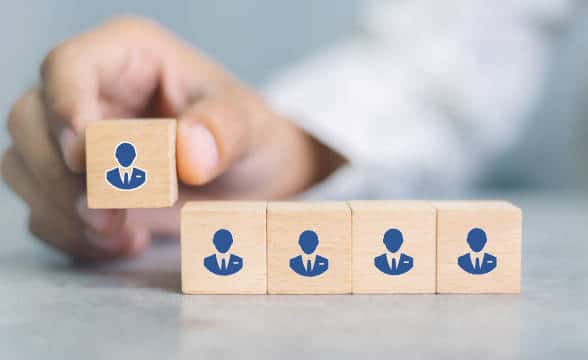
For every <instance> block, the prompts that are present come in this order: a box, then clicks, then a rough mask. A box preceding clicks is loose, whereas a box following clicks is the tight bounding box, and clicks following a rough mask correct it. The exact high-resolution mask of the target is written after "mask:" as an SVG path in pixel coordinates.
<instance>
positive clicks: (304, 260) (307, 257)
mask: <svg viewBox="0 0 588 360" xmlns="http://www.w3.org/2000/svg"><path fill="white" fill-rule="evenodd" d="M308 261H310V269H308ZM315 261H316V255H313V254H310V255H308V254H306V253H302V265H303V266H304V268H305V269H306V270H307V271H310V270H312V268H313V267H314V263H315Z"/></svg>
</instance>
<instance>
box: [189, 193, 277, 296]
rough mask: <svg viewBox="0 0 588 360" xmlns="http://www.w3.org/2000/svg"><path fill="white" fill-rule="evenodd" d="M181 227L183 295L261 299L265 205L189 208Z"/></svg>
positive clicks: (215, 204) (211, 203)
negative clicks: (234, 296)
mask: <svg viewBox="0 0 588 360" xmlns="http://www.w3.org/2000/svg"><path fill="white" fill-rule="evenodd" d="M181 222H182V225H181V228H182V229H181V247H182V291H183V292H184V293H186V294H265V293H266V290H267V275H266V274H267V272H266V270H267V266H266V258H267V256H266V235H265V232H266V203H265V202H238V201H232V202H224V201H219V202H214V201H202V202H189V203H187V204H186V205H184V207H183V208H182V213H181Z"/></svg>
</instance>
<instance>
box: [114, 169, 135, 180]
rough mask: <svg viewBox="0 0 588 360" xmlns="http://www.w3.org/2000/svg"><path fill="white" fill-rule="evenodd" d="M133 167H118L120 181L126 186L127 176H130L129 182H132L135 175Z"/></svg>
mask: <svg viewBox="0 0 588 360" xmlns="http://www.w3.org/2000/svg"><path fill="white" fill-rule="evenodd" d="M133 169H134V168H133V167H132V166H128V167H122V166H119V167H118V175H119V176H120V181H121V182H122V183H123V184H124V182H125V174H128V179H129V181H131V176H132V175H133Z"/></svg>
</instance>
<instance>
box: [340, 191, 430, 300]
mask: <svg viewBox="0 0 588 360" xmlns="http://www.w3.org/2000/svg"><path fill="white" fill-rule="evenodd" d="M349 206H350V208H351V217H352V263H353V267H352V284H353V286H352V287H353V293H357V294H398V293H435V288H436V213H435V208H433V206H432V205H431V204H430V203H429V202H426V201H351V202H350V203H349ZM389 229H397V230H399V231H400V232H401V233H402V238H403V242H402V245H401V247H400V249H398V251H396V252H395V253H394V255H395V256H396V261H398V259H399V257H400V254H405V255H406V256H410V257H411V258H412V268H411V269H410V270H408V271H407V272H405V273H403V274H398V275H396V274H395V275H390V274H387V273H384V272H382V271H380V270H379V269H378V268H377V267H376V266H375V264H374V262H375V257H377V256H381V255H384V254H385V256H388V257H389V256H390V255H391V254H392V253H391V252H389V251H388V250H387V248H386V246H385V244H384V242H383V238H384V234H385V233H386V231H388V230H389ZM387 260H388V261H389V262H390V260H389V258H387Z"/></svg>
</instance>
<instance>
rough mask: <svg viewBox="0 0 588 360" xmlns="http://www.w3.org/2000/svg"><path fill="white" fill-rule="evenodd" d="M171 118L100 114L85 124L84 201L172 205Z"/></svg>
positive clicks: (98, 205)
mask: <svg viewBox="0 0 588 360" xmlns="http://www.w3.org/2000/svg"><path fill="white" fill-rule="evenodd" d="M175 140H176V121H175V120H173V119H133V120H104V121H97V122H92V123H90V124H88V127H87V128H86V169H87V171H86V177H87V188H88V207H89V208H93V209H119V208H158V207H169V206H172V205H173V204H174V203H175V201H176V199H177V196H178V181H177V177H176V141H175Z"/></svg>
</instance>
